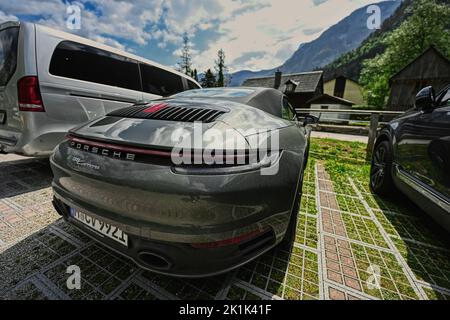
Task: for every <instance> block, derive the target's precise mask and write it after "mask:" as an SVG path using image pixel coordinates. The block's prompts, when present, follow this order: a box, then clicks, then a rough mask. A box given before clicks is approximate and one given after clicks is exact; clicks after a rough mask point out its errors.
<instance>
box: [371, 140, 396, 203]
mask: <svg viewBox="0 0 450 320" xmlns="http://www.w3.org/2000/svg"><path fill="white" fill-rule="evenodd" d="M370 189H371V190H372V192H373V193H375V194H378V195H381V196H390V195H392V192H393V191H395V186H394V181H393V180H392V150H391V147H390V145H389V142H388V141H382V142H381V143H379V144H378V145H377V146H376V147H375V149H374V151H373V155H372V165H371V168H370Z"/></svg>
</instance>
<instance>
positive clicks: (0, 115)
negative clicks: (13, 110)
mask: <svg viewBox="0 0 450 320" xmlns="http://www.w3.org/2000/svg"><path fill="white" fill-rule="evenodd" d="M5 121H6V112H5V111H0V124H4V123H5Z"/></svg>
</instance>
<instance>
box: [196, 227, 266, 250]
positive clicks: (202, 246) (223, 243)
mask: <svg viewBox="0 0 450 320" xmlns="http://www.w3.org/2000/svg"><path fill="white" fill-rule="evenodd" d="M266 231H267V230H263V231H261V230H255V231H252V232H249V233H244V234H242V235H240V236H237V237H234V238H230V239H225V240H220V241H215V242H204V243H191V246H192V247H193V248H196V249H211V248H219V247H224V246H229V245H233V244H239V243H241V242H242V241H244V240H247V239H249V238H254V237H256V236H258V235H260V234H262V233H264V232H266Z"/></svg>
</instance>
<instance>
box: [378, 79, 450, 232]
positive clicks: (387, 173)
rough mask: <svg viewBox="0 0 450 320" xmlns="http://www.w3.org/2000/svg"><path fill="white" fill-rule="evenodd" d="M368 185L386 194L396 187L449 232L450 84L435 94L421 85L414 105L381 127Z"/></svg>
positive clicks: (391, 192)
mask: <svg viewBox="0 0 450 320" xmlns="http://www.w3.org/2000/svg"><path fill="white" fill-rule="evenodd" d="M370 186H371V189H372V191H373V192H375V193H377V194H379V195H387V196H395V189H396V188H397V189H399V190H400V191H402V192H403V193H404V194H406V195H407V196H408V197H409V198H410V199H411V200H412V201H414V202H415V203H416V204H417V205H418V206H419V207H421V208H422V209H423V210H424V211H426V212H427V213H428V214H430V215H431V216H432V217H433V218H434V219H435V220H436V221H437V222H438V223H439V224H440V225H441V226H442V227H444V228H445V229H447V231H449V232H450V85H449V86H447V87H446V88H445V89H444V90H442V91H441V92H440V93H439V94H438V95H435V92H434V89H433V87H426V88H424V89H422V90H421V91H420V92H419V93H418V94H417V96H416V104H415V108H414V109H411V110H409V111H407V112H406V113H405V114H403V115H402V116H400V117H398V118H396V119H394V120H393V121H391V122H390V123H389V124H388V125H386V126H385V127H384V128H383V129H382V130H381V131H380V133H379V135H378V138H377V140H376V143H375V147H374V151H373V156H372V168H371V172H370Z"/></svg>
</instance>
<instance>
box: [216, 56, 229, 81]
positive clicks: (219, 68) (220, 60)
mask: <svg viewBox="0 0 450 320" xmlns="http://www.w3.org/2000/svg"><path fill="white" fill-rule="evenodd" d="M215 69H216V72H217V86H218V87H225V86H226V81H225V73H226V72H227V70H228V68H227V66H226V65H225V51H223V49H220V50H219V51H218V52H217V60H216V66H215Z"/></svg>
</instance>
